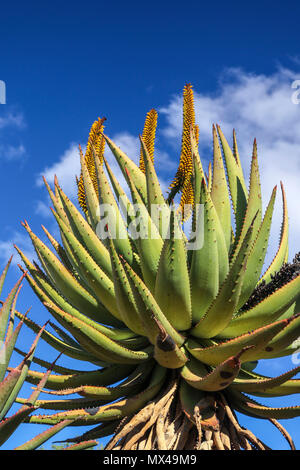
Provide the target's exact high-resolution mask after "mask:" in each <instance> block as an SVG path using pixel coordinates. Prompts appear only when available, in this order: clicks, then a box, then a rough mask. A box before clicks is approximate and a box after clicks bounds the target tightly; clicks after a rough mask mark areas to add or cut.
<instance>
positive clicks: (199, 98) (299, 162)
mask: <svg viewBox="0 0 300 470" xmlns="http://www.w3.org/2000/svg"><path fill="white" fill-rule="evenodd" d="M299 76H300V73H299ZM295 79H297V74H295V73H294V72H293V71H290V70H287V69H282V68H280V69H278V71H277V72H276V73H274V74H273V75H268V76H266V75H257V74H248V73H246V72H244V71H242V70H240V69H231V70H228V71H227V72H226V73H225V74H224V76H223V77H222V80H221V81H220V82H219V86H218V90H217V91H216V92H215V93H212V94H208V93H205V94H203V93H202V94H201V93H199V91H198V90H195V108H196V120H197V123H198V124H199V128H200V150H201V154H202V156H203V157H204V158H205V159H211V157H212V124H213V123H218V124H220V126H221V128H222V130H223V132H224V134H225V136H226V137H227V139H228V140H229V142H230V143H231V136H232V129H233V128H235V130H236V132H237V138H238V145H239V152H240V156H241V159H242V163H243V166H244V168H245V169H246V172H245V173H246V177H247V178H248V175H249V168H250V162H251V154H252V143H253V139H254V137H256V138H257V141H258V157H259V164H260V169H261V183H262V190H263V198H264V203H265V205H266V203H267V202H268V200H269V197H270V194H271V191H272V188H273V186H275V185H276V184H277V185H278V184H279V182H280V181H281V180H282V181H283V184H284V187H285V189H286V193H287V199H288V207H289V215H290V229H291V230H290V248H291V249H290V253H291V255H293V254H294V253H295V252H296V251H298V250H300V243H299V241H298V240H299V239H300V218H299V216H298V211H299V209H298V206H299V203H298V201H299V198H300V132H299V129H300V105H298V106H297V105H295V104H293V103H292V99H291V98H292V94H293V93H294V91H295V90H293V89H292V88H291V85H292V82H293V81H294V80H295ZM160 112H161V113H162V114H164V115H165V118H166V122H167V125H166V127H165V128H164V129H163V135H164V136H165V138H166V139H167V140H168V141H169V142H170V143H173V144H177V145H178V143H179V141H180V136H181V129H182V98H181V97H180V96H174V97H173V98H172V99H171V100H170V102H169V104H168V105H167V106H165V107H163V108H162V109H160ZM280 198H281V196H280V191H279V192H278V196H277V205H276V209H275V214H274V225H273V229H272V238H271V239H272V249H273V250H275V249H276V244H277V243H278V238H279V235H278V231H279V228H280V222H281V200H280ZM273 254H274V252H272V253H271V252H270V253H269V257H272V255H273Z"/></svg>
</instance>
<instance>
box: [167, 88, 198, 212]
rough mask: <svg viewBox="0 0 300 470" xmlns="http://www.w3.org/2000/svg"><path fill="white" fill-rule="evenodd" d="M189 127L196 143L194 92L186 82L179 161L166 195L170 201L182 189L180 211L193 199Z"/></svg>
mask: <svg viewBox="0 0 300 470" xmlns="http://www.w3.org/2000/svg"><path fill="white" fill-rule="evenodd" d="M191 127H192V128H193V129H194V132H195V137H196V141H197V144H198V142H199V128H198V126H197V125H195V107H194V93H193V89H192V85H191V84H190V83H188V84H186V85H185V87H184V89H183V130H182V141H181V154H180V161H179V166H178V169H177V172H176V175H175V177H174V180H173V182H172V183H171V184H170V189H171V191H170V194H169V197H168V202H170V201H171V200H173V198H174V196H175V195H176V193H177V192H178V191H182V196H181V200H180V207H181V210H182V211H183V210H184V205H186V204H191V205H192V204H193V199H194V197H193V185H192V180H191V177H192V174H193V160H192V149H191V139H190V131H191ZM188 212H189V211H188ZM188 216H189V214H186V215H185V220H186V219H187V218H188Z"/></svg>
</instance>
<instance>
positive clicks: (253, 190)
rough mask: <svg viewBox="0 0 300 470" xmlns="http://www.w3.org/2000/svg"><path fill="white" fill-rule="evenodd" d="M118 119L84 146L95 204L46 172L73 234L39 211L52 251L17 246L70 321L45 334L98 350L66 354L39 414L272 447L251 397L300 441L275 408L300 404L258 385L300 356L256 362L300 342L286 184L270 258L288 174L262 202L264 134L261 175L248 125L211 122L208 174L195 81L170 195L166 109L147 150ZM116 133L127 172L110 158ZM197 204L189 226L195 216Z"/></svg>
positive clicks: (122, 431)
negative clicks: (248, 150) (132, 150)
mask: <svg viewBox="0 0 300 470" xmlns="http://www.w3.org/2000/svg"><path fill="white" fill-rule="evenodd" d="M104 121H105V119H104V118H103V119H98V120H97V121H95V123H94V124H93V126H92V128H91V132H90V136H89V139H88V143H87V149H86V152H85V154H84V153H83V151H82V150H81V148H80V161H81V174H80V175H79V178H78V179H77V184H78V201H79V205H80V208H81V210H80V209H79V208H78V207H76V205H75V204H74V203H73V202H72V201H71V200H70V199H69V198H68V196H67V195H66V194H65V193H64V191H63V189H62V188H61V187H60V185H59V182H58V180H57V178H55V180H54V188H51V187H50V185H49V184H48V182H47V181H46V180H44V181H45V185H46V188H47V190H48V192H49V195H50V198H51V201H52V204H53V209H52V213H53V215H54V218H55V220H56V222H57V224H58V227H59V230H60V235H61V240H60V241H58V240H56V239H55V238H54V237H53V236H52V235H51V234H50V233H49V232H48V231H47V229H45V228H44V227H43V228H44V231H45V233H46V234H47V236H48V238H49V241H50V244H51V246H52V249H50V248H49V247H48V246H47V245H46V244H45V243H43V242H42V241H41V239H40V238H39V237H38V236H37V235H36V234H34V233H33V231H32V230H31V228H30V226H29V224H28V223H27V222H26V221H25V222H24V223H23V226H24V228H25V229H26V231H27V232H28V234H29V236H30V238H31V241H32V243H33V246H34V248H35V251H36V254H37V257H38V259H39V261H40V266H39V265H38V264H37V263H35V262H31V261H30V260H29V259H28V258H27V257H26V256H25V254H24V253H23V252H22V251H21V250H20V249H19V248H18V247H16V249H17V251H18V253H19V254H20V256H21V259H22V261H23V263H24V265H25V267H26V269H27V272H24V276H25V277H26V279H27V281H28V283H29V284H30V286H31V287H32V289H33V291H34V292H35V294H36V295H37V296H38V298H39V299H40V300H41V302H42V303H43V304H44V306H45V307H46V308H47V309H48V311H49V312H50V314H51V315H52V316H53V318H54V320H55V321H56V322H57V323H56V326H55V328H56V333H57V335H52V334H50V333H49V332H48V331H47V330H46V329H45V330H44V331H43V334H42V338H43V339H45V340H46V341H47V342H48V343H49V344H50V345H51V346H53V347H54V348H55V349H57V350H58V351H61V352H62V351H63V353H64V354H65V355H67V356H69V357H71V358H73V359H75V360H80V361H86V362H88V363H91V364H92V365H93V366H94V369H93V370H92V371H82V370H71V369H67V368H63V367H60V368H58V367H57V368H56V372H57V373H56V374H50V375H49V376H48V379H47V382H46V384H45V389H44V391H45V392H47V393H48V394H50V395H55V396H56V397H55V399H51V397H50V398H49V399H45V400H37V402H36V406H38V407H39V408H40V409H45V410H51V413H50V414H47V412H46V413H45V412H44V413H43V414H38V415H32V416H30V417H29V418H28V419H27V421H28V422H30V423H40V424H51V425H58V424H59V423H63V422H65V420H70V425H71V426H74V425H76V426H80V425H94V427H92V429H90V430H89V431H88V432H86V433H84V434H83V435H81V436H80V435H79V436H77V437H76V438H72V439H69V440H68V441H70V442H74V443H80V442H81V441H82V440H90V439H95V438H101V437H104V436H110V435H113V437H112V438H111V440H110V441H109V443H108V444H107V446H106V449H125V450H127V449H128V450H129V449H173V450H175V449H232V450H237V449H241V448H243V449H252V448H255V449H267V448H268V446H267V444H264V443H263V442H262V441H261V439H260V438H259V437H257V436H255V435H254V434H253V433H252V432H251V431H249V430H246V429H244V428H242V427H241V426H240V424H239V423H238V421H237V418H236V415H235V412H236V411H238V412H240V413H244V414H245V415H247V416H252V417H256V418H260V419H267V420H270V421H271V422H272V423H273V424H274V425H275V426H276V427H277V428H278V429H279V430H280V431H281V432H282V434H283V435H284V436H285V437H286V438H287V440H288V442H289V444H290V446H291V448H294V444H293V441H292V439H291V438H290V436H289V435H288V433H287V432H286V431H285V430H284V428H283V426H282V425H281V424H280V423H279V422H278V421H277V420H281V419H289V418H294V417H297V416H299V415H300V407H299V406H294V407H288V406H287V407H283V408H277V407H269V406H266V405H262V404H260V403H258V402H257V398H255V399H254V398H253V396H254V397H273V396H275V397H276V396H285V395H289V394H294V393H299V391H300V384H299V379H295V378H294V377H295V376H296V374H297V373H298V372H299V370H300V368H299V367H296V368H294V369H292V370H290V371H288V372H286V373H285V374H283V375H280V376H279V377H266V376H262V375H261V374H259V373H257V372H255V371H254V369H255V367H256V365H257V363H258V361H259V360H260V359H269V358H279V357H283V356H287V355H289V354H292V353H293V352H294V351H296V348H297V345H296V342H295V340H296V339H297V338H298V336H299V326H300V316H299V314H298V311H297V302H298V301H299V295H300V276H299V262H298V257H296V258H295V260H294V262H293V263H288V212H287V204H286V197H285V191H284V187H283V184H281V192H282V200H283V221H282V230H281V237H280V243H279V247H278V250H277V252H276V254H275V256H274V258H273V260H272V262H271V264H270V266H269V267H268V268H267V269H266V270H263V267H264V260H265V255H266V251H267V248H268V240H269V233H270V227H271V222H272V214H273V208H274V203H275V198H276V192H277V187H274V190H273V192H272V194H271V196H270V200H269V203H268V205H267V208H266V210H265V212H264V213H263V208H262V197H261V184H260V175H259V168H258V155H257V143H256V141H254V145H253V155H252V162H251V171H250V182H249V185H247V184H246V182H245V178H244V174H243V168H242V165H241V161H240V158H239V153H238V146H237V138H236V134H235V132H234V133H233V149H231V147H230V145H229V144H228V142H227V140H226V138H225V136H224V135H223V133H222V130H221V128H220V127H219V126H213V161H212V162H211V164H210V165H209V171H208V174H206V173H205V172H204V170H203V165H202V162H201V159H200V156H199V151H198V139H199V137H198V134H199V132H198V127H197V125H196V124H195V111H194V100H193V90H192V87H191V86H190V85H186V86H185V88H184V93H183V132H182V145H181V153H180V161H179V167H178V170H177V172H176V175H175V177H174V179H173V181H172V182H171V184H170V191H169V194H168V195H164V194H163V192H162V189H161V186H160V183H159V180H158V176H157V173H156V171H155V167H154V155H155V150H154V138H155V133H156V122H157V112H156V111H155V110H151V111H150V112H149V113H148V114H147V116H146V121H145V125H144V130H143V133H142V136H140V142H141V154H140V164H139V166H138V165H136V164H135V163H134V161H133V160H131V159H130V158H129V157H128V156H127V155H126V154H125V153H124V152H123V151H122V150H121V149H120V148H118V147H117V146H116V145H115V143H114V142H113V141H112V140H111V139H110V138H109V137H108V136H107V135H106V134H105V133H104ZM105 146H108V147H109V149H110V150H111V151H112V154H113V156H114V158H115V159H116V162H117V163H118V165H119V166H120V169H121V170H122V173H123V175H124V178H125V181H126V184H127V185H128V187H127V188H122V187H121V185H120V182H119V181H118V180H117V179H116V177H115V175H114V173H113V171H112V169H111V167H110V165H109V163H108V161H107V160H106V159H105V158H104V149H105ZM128 191H129V192H130V195H129V192H128ZM178 193H180V194H181V196H180V204H179V208H176V207H175V204H174V198H175V199H176V198H177V196H176V195H177V194H178ZM186 205H188V210H187V211H185V210H184V209H185V208H186ZM104 207H105V208H111V210H108V211H107V212H106V213H105V212H103V208H104ZM136 207H138V215H137V213H136ZM157 209H159V210H157ZM201 209H202V211H201ZM232 213H233V216H232ZM190 216H191V217H192V219H191V220H192V234H191V236H190V237H187V236H186V235H185V233H184V229H183V227H184V226H183V225H182V223H183V221H184V220H186V219H188V217H190ZM199 220H200V221H201V222H202V223H199ZM141 234H143V236H141ZM199 240H200V242H199ZM20 268H21V269H22V270H23V271H24V268H23V267H22V266H20ZM20 318H22V319H23V320H24V322H25V323H26V324H27V325H28V326H29V327H30V328H32V329H33V330H34V331H38V330H39V326H38V325H36V324H35V323H33V322H32V321H28V320H26V319H25V317H23V316H22V315H21V316H20ZM43 363H44V365H45V366H46V362H45V361H43ZM41 377H42V375H41V373H39V372H35V371H28V374H27V377H26V380H28V381H29V382H31V383H33V384H37V383H38V382H39V380H40V379H41ZM249 394H250V395H251V396H252V397H249V396H248V395H249ZM67 395H71V396H73V395H74V397H73V398H70V397H67V398H65V396H67ZM74 420H76V421H74Z"/></svg>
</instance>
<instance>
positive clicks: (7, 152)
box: [0, 144, 26, 161]
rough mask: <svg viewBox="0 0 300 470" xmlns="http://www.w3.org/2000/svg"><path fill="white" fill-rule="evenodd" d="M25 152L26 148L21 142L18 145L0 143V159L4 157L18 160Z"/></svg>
mask: <svg viewBox="0 0 300 470" xmlns="http://www.w3.org/2000/svg"><path fill="white" fill-rule="evenodd" d="M25 154H26V150H25V147H24V145H23V144H19V145H10V144H0V159H1V158H4V159H5V160H9V161H12V160H18V159H19V158H21V157H23V156H24V155H25Z"/></svg>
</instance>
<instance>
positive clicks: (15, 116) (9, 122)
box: [0, 111, 25, 129]
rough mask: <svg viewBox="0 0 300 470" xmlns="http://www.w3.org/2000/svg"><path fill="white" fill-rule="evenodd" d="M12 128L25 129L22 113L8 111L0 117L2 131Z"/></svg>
mask: <svg viewBox="0 0 300 470" xmlns="http://www.w3.org/2000/svg"><path fill="white" fill-rule="evenodd" d="M12 126H13V127H17V128H19V129H22V128H24V127H25V120H24V116H23V114H22V113H20V112H13V111H7V112H5V113H4V114H3V115H2V116H0V129H4V128H5V127H12Z"/></svg>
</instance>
